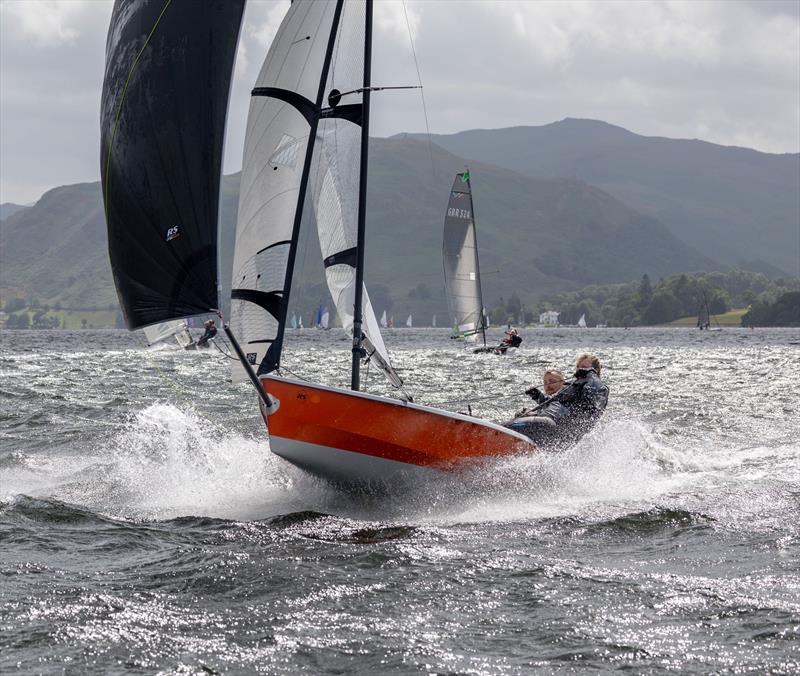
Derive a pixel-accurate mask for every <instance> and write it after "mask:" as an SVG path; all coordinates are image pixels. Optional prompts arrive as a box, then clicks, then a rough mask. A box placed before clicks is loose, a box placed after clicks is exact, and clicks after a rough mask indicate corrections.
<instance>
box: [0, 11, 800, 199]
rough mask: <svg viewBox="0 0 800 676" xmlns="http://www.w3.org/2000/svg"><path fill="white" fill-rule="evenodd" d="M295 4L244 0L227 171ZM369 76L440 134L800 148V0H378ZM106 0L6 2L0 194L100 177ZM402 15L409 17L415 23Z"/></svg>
mask: <svg viewBox="0 0 800 676" xmlns="http://www.w3.org/2000/svg"><path fill="white" fill-rule="evenodd" d="M288 6H289V2H288V0H249V2H248V6H247V10H246V12H245V17H244V24H243V28H242V36H241V39H240V44H239V51H238V55H237V63H236V72H235V76H234V87H233V91H232V99H231V107H230V113H229V120H228V139H227V144H226V157H225V167H224V169H225V172H226V173H230V172H233V171H237V170H238V169H239V168H240V166H241V154H242V144H243V140H244V127H245V121H246V117H247V106H248V102H249V90H250V89H251V87H252V85H253V82H254V80H255V77H256V74H257V72H258V70H259V68H260V66H261V62H262V60H263V57H264V55H265V53H266V50H267V48H268V47H269V44H270V41H271V40H272V37H273V36H274V34H275V32H276V30H277V28H278V25H279V24H280V21H281V19H282V18H283V16H284V14H285V12H286V10H287V8H288ZM375 12H376V20H375V61H374V67H373V81H374V83H375V84H387V85H398V84H414V83H415V82H416V80H417V75H416V70H415V67H414V60H413V57H412V52H411V48H410V40H409V24H410V29H411V33H412V34H413V36H414V45H415V48H416V52H417V57H418V60H419V67H420V72H421V76H422V81H423V84H424V85H425V99H426V103H427V109H428V118H429V121H430V129H431V131H432V132H434V133H449V132H455V131H461V130H464V129H474V128H498V127H507V126H513V125H540V124H547V123H550V122H554V121H556V120H560V119H563V118H565V117H583V118H593V119H599V120H605V121H607V122H610V123H612V124H617V125H620V126H623V127H625V128H627V129H630V130H631V131H633V132H636V133H638V134H644V135H648V136H668V137H673V138H700V139H704V140H707V141H712V142H714V143H721V144H724V145H740V146H746V147H751V148H756V149H757V150H762V151H765V152H773V153H781V152H798V150H800V0H785V1H784V0H752V1H750V0H747V1H745V0H742V1H739V0H713V1H705V0H689V1H685V0H681V1H676V2H667V1H664V2H647V1H645V0H641V1H634V0H621V1H614V0H606V1H594V2H581V1H578V0H575V1H572V2H547V1H541V2H534V1H527V0H508V1H503V0H406V3H405V11H404V5H403V3H402V2H400V1H399V0H397V1H394V0H377V2H376V10H375ZM110 15H111V3H110V2H106V0H61V1H56V0H0V202H18V203H28V202H32V201H34V200H36V199H38V198H39V197H40V196H41V194H42V193H43V192H45V191H46V190H48V189H50V188H52V187H55V186H58V185H64V184H68V183H77V182H80V181H96V180H99V176H100V170H99V159H98V158H99V143H100V133H99V113H98V111H99V105H100V87H101V84H102V79H103V69H104V52H105V40H106V31H107V28H108V21H109V17H110ZM406 16H407V17H408V24H407V23H406ZM373 101H375V102H376V107H375V108H374V112H373V116H372V134H373V135H374V136H387V135H390V134H394V133H397V132H402V131H424V130H425V119H424V116H423V112H422V106H421V103H420V96H419V93H418V92H415V91H406V92H384V93H381V94H377V95H375V96H374V97H373Z"/></svg>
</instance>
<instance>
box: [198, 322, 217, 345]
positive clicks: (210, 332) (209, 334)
mask: <svg viewBox="0 0 800 676" xmlns="http://www.w3.org/2000/svg"><path fill="white" fill-rule="evenodd" d="M216 335H217V327H216V326H214V325H213V324H212V325H211V326H206V332H205V333H204V334H203V335H202V337H201V338H200V340H198V341H197V347H206V345H208V341H209V340H211V339H212V338H213V337H214V336H216Z"/></svg>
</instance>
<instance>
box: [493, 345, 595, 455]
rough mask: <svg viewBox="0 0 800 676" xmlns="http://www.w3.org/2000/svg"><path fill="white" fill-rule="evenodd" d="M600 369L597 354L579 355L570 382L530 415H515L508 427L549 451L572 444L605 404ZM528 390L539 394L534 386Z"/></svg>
mask: <svg viewBox="0 0 800 676" xmlns="http://www.w3.org/2000/svg"><path fill="white" fill-rule="evenodd" d="M600 371H601V366H600V360H599V359H598V358H597V357H595V356H594V355H593V354H582V355H581V356H580V357H578V361H577V363H576V365H575V375H574V380H573V381H572V383H571V384H569V385H567V386H565V387H563V388H561V389H560V390H559V391H558V392H557V393H556V394H554V395H552V396H551V397H549V398H546V399H543V400H542V401H543V403H542V405H541V406H540V407H539V408H537V409H536V410H535V411H533V412H531V415H523V416H522V417H515V418H514V420H512V421H511V422H510V423H508V427H510V428H511V429H513V430H516V431H517V432H521V433H522V434H524V435H526V436H527V437H529V438H530V439H531V440H532V441H534V442H536V443H537V444H539V445H541V446H542V447H544V448H547V449H550V450H561V449H563V448H566V447H567V446H570V445H572V444H574V443H575V442H577V441H578V439H580V438H581V437H582V436H583V435H584V434H586V433H587V432H588V431H589V430H590V429H592V427H594V425H595V423H596V422H597V421H598V420H599V419H600V416H602V415H603V411H605V408H606V404H607V403H608V387H607V386H606V385H605V383H603V381H602V380H600ZM528 393H529V394H530V396H532V397H534V398H535V399H537V400H538V399H539V397H540V395H541V393H540V392H539V390H538V389H536V388H532V389H531V390H529V391H528ZM522 413H523V414H524V413H525V412H524V411H523V412H522Z"/></svg>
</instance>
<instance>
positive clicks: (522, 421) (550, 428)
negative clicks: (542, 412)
mask: <svg viewBox="0 0 800 676" xmlns="http://www.w3.org/2000/svg"><path fill="white" fill-rule="evenodd" d="M506 427H508V428H510V429H512V430H514V431H515V432H520V433H521V434H524V435H525V436H526V437H528V438H529V439H530V440H531V441H533V442H535V443H537V444H541V445H543V446H546V445H547V444H548V442H551V441H552V440H553V439H555V438H556V423H555V421H553V420H552V419H550V418H547V417H545V416H527V417H524V418H516V419H514V420H512V421H511V422H510V423H508V424H507V425H506Z"/></svg>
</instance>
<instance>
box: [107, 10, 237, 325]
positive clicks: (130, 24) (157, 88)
mask: <svg viewBox="0 0 800 676" xmlns="http://www.w3.org/2000/svg"><path fill="white" fill-rule="evenodd" d="M243 9H244V0H208V1H207V2H187V1H185V0H172V1H170V2H152V1H148V0H130V1H128V2H117V3H116V4H115V5H114V10H113V13H112V17H111V23H110V26H109V31H108V41H107V45H106V70H105V79H104V82H103V93H102V102H101V113H100V124H101V158H100V162H101V175H102V184H103V198H104V203H105V216H106V224H107V228H108V249H109V255H110V259H111V267H112V270H113V273H114V281H115V283H116V287H117V292H118V294H119V299H120V303H121V305H122V311H123V314H124V316H125V321H126V323H127V325H128V327H129V328H131V329H135V328H141V327H143V326H147V325H149V324H154V323H157V322H163V321H166V320H169V319H176V318H179V317H186V316H190V315H196V314H201V313H206V312H209V311H210V310H214V309H216V308H217V307H218V299H217V282H218V279H217V218H218V211H219V181H220V171H221V162H222V149H223V139H224V134H225V115H226V109H227V104H228V91H229V88H230V80H231V72H232V69H233V62H234V56H235V53H236V42H237V39H238V35H239V26H240V23H241V18H242V12H243Z"/></svg>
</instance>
